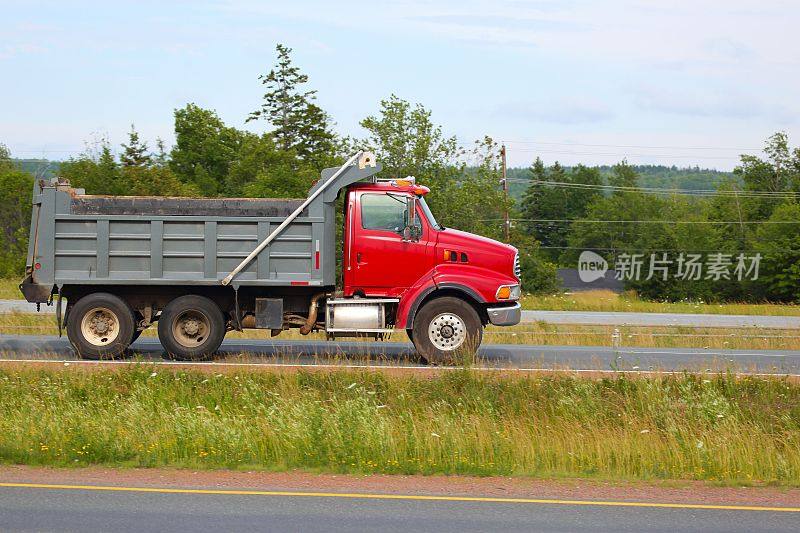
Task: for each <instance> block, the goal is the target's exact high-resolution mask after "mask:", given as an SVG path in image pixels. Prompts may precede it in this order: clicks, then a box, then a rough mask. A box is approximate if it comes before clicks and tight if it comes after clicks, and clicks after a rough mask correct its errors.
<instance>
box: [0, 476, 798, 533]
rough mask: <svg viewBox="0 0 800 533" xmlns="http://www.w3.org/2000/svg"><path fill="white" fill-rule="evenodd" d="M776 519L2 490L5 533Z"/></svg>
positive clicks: (791, 524)
mask: <svg viewBox="0 0 800 533" xmlns="http://www.w3.org/2000/svg"><path fill="white" fill-rule="evenodd" d="M797 524H798V514H797V513H792V512H775V511H744V510H722V509H691V508H657V507H621V506H615V505H569V504H551V503H500V502H475V501H448V500H445V501H441V500H437V501H429V500H418V499H382V498H342V497H333V496H319V497H317V496H297V495H295V496H268V495H233V494H183V493H160V492H127V491H125V492H119V491H113V492H111V491H95V490H75V489H49V488H48V489H43V488H16V487H15V488H11V487H0V529H2V530H3V531H81V532H85V531H115V532H117V533H122V532H127V531H131V532H134V531H135V532H140V531H164V532H184V531H185V532H199V531H231V532H232V531H304V532H313V531H324V532H336V531H381V532H389V531H402V532H409V531H437V532H441V533H447V532H455V533H467V532H471V531H481V532H483V531H664V532H669V533H672V532H674V531H676V530H677V531H726V532H732V531H797Z"/></svg>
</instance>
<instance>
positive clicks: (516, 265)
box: [514, 252, 522, 279]
mask: <svg viewBox="0 0 800 533" xmlns="http://www.w3.org/2000/svg"><path fill="white" fill-rule="evenodd" d="M521 274H522V268H520V266H519V252H517V253H516V255H514V275H515V276H516V277H517V279H520V275H521Z"/></svg>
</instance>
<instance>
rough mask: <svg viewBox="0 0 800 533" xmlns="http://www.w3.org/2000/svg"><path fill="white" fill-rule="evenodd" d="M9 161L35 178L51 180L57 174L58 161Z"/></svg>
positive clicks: (14, 159)
mask: <svg viewBox="0 0 800 533" xmlns="http://www.w3.org/2000/svg"><path fill="white" fill-rule="evenodd" d="M11 161H12V162H13V163H14V164H15V165H18V166H19V167H20V168H21V169H22V170H24V171H26V172H30V173H31V174H33V175H34V176H36V177H37V178H45V179H47V178H52V177H53V176H55V175H56V174H57V173H58V167H59V165H60V164H61V163H60V162H59V161H49V160H47V159H16V158H12V159H11Z"/></svg>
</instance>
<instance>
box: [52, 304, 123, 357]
mask: <svg viewBox="0 0 800 533" xmlns="http://www.w3.org/2000/svg"><path fill="white" fill-rule="evenodd" d="M135 327H136V326H135V322H134V318H133V310H131V308H130V306H129V305H128V304H127V303H126V302H125V301H124V300H122V299H121V298H120V297H118V296H114V295H113V294H108V293H105V292H97V293H94V294H89V295H87V296H84V297H83V298H81V299H80V300H78V301H77V303H75V305H74V306H73V307H72V309H70V311H69V316H68V318H67V337H68V338H69V342H70V343H71V344H72V346H73V347H74V348H75V351H76V352H78V356H79V357H81V358H84V359H114V358H115V357H119V356H120V355H122V353H123V352H124V351H125V349H126V348H127V347H128V346H129V345H130V343H131V339H133V334H134V331H135Z"/></svg>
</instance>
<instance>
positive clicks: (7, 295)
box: [0, 278, 23, 300]
mask: <svg viewBox="0 0 800 533" xmlns="http://www.w3.org/2000/svg"><path fill="white" fill-rule="evenodd" d="M21 280H22V278H20V279H4V278H0V300H22V299H23V297H22V293H21V292H20V290H19V282H20V281H21Z"/></svg>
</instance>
